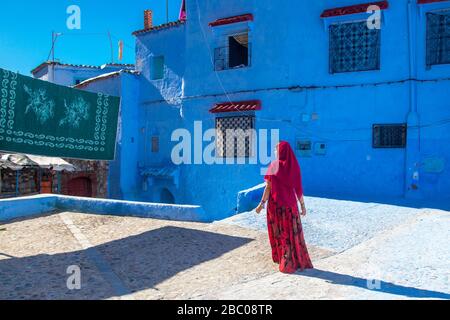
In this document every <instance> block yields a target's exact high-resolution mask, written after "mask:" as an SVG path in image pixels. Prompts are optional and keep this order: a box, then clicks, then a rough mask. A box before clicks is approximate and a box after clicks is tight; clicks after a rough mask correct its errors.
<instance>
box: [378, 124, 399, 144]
mask: <svg viewBox="0 0 450 320" xmlns="http://www.w3.org/2000/svg"><path fill="white" fill-rule="evenodd" d="M406 132H407V125H406V124H375V125H374V126H373V147H374V148H405V147H406Z"/></svg>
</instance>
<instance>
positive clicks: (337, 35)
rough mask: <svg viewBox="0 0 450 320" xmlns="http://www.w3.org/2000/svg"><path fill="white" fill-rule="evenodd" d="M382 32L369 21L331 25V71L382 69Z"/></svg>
mask: <svg viewBox="0 0 450 320" xmlns="http://www.w3.org/2000/svg"><path fill="white" fill-rule="evenodd" d="M380 45H381V32H380V30H379V29H369V28H368V27H367V22H366V21H362V22H352V23H339V24H332V25H330V49H329V50H330V53H329V55H330V73H339V72H354V71H368V70H379V69H380Z"/></svg>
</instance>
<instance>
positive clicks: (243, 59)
mask: <svg viewBox="0 0 450 320" xmlns="http://www.w3.org/2000/svg"><path fill="white" fill-rule="evenodd" d="M250 49H251V46H250V43H249V34H248V32H244V33H237V34H234V35H230V36H227V38H226V45H225V46H223V47H218V48H215V50H214V68H215V70H216V71H221V70H226V69H234V68H243V67H248V66H250V52H251V50H250Z"/></svg>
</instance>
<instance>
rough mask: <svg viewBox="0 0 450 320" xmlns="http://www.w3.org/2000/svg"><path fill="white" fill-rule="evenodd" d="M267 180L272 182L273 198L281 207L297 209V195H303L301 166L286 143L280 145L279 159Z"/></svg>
mask: <svg viewBox="0 0 450 320" xmlns="http://www.w3.org/2000/svg"><path fill="white" fill-rule="evenodd" d="M265 180H267V181H270V182H271V187H272V189H271V193H270V194H271V197H272V199H273V200H274V201H275V202H276V203H278V205H279V206H284V207H293V208H297V199H296V197H295V195H297V197H298V199H300V198H301V197H302V195H303V187H302V177H301V171H300V165H299V164H298V161H297V158H296V157H295V154H294V151H293V150H292V148H291V146H290V145H289V143H288V142H286V141H281V142H280V143H279V144H278V159H277V160H275V161H273V162H272V163H271V164H270V166H269V169H268V170H267V174H266V176H265Z"/></svg>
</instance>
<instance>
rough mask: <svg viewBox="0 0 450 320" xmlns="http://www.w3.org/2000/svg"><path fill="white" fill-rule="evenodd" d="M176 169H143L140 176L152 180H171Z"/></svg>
mask: <svg viewBox="0 0 450 320" xmlns="http://www.w3.org/2000/svg"><path fill="white" fill-rule="evenodd" d="M176 171H177V169H176V168H174V167H162V168H161V167H159V168H148V167H147V168H143V169H141V175H142V176H144V177H153V178H172V177H173V176H174V175H175V173H176Z"/></svg>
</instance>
